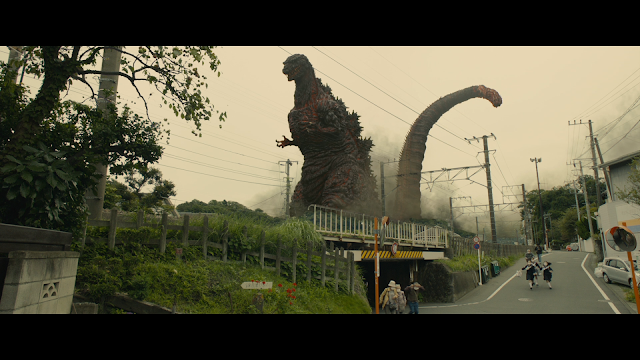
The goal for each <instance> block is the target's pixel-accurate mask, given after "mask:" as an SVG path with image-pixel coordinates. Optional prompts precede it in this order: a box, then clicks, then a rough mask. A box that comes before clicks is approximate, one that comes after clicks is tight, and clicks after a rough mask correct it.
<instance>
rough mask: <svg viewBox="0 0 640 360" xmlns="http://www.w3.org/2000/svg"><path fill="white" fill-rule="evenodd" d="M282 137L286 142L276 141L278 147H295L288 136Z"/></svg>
mask: <svg viewBox="0 0 640 360" xmlns="http://www.w3.org/2000/svg"><path fill="white" fill-rule="evenodd" d="M282 137H283V138H284V140H276V144H277V146H279V147H281V148H284V147H285V146H289V145H294V144H293V141H291V140H289V139H287V137H286V136H284V135H282Z"/></svg>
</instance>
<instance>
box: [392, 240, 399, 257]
mask: <svg viewBox="0 0 640 360" xmlns="http://www.w3.org/2000/svg"><path fill="white" fill-rule="evenodd" d="M397 251H398V243H397V242H394V243H393V245H391V255H393V256H396V252H397Z"/></svg>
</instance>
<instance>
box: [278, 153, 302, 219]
mask: <svg viewBox="0 0 640 360" xmlns="http://www.w3.org/2000/svg"><path fill="white" fill-rule="evenodd" d="M278 163H285V173H286V174H287V187H286V195H285V196H286V198H285V201H284V203H285V208H284V212H285V216H286V217H289V199H290V198H291V197H290V194H291V178H289V166H291V165H292V164H293V163H296V164H297V163H298V162H297V161H291V160H289V159H287V161H278ZM280 165H282V164H280Z"/></svg>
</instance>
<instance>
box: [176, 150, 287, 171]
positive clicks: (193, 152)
mask: <svg viewBox="0 0 640 360" xmlns="http://www.w3.org/2000/svg"><path fill="white" fill-rule="evenodd" d="M164 146H170V147H172V148H176V149H179V150H184V151H188V152H190V153H192V154H196V155H200V156H204V157H208V158H211V159H214V160H220V161H224V162H228V163H232V164H236V165H241V166H247V167H251V168H254V169H259V170H264V171H270V172H280V171H279V170H269V169H265V168H259V167H256V166H251V165H246V164H242V163H238V162H233V161H229V160H224V159H218V158H216V157H213V156H209V155H205V154H200V153H197V152H195V151H191V150H187V149H183V148H179V147H177V146H174V145H170V144H166V145H164Z"/></svg>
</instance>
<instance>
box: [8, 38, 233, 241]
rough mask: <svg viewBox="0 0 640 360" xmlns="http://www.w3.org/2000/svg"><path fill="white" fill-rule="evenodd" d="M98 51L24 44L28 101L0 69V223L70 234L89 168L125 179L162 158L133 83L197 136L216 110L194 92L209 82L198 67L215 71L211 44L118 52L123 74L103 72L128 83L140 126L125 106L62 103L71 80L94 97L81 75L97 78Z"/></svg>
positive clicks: (91, 181) (91, 185)
mask: <svg viewBox="0 0 640 360" xmlns="http://www.w3.org/2000/svg"><path fill="white" fill-rule="evenodd" d="M105 48H107V47H104V46H98V47H81V46H72V47H64V46H41V47H39V46H27V47H24V48H23V51H24V56H23V60H21V61H20V64H19V65H22V66H24V70H25V72H26V73H28V74H34V75H36V76H37V77H43V82H42V86H41V88H40V89H39V90H38V93H37V94H36V96H35V98H33V99H31V100H30V99H28V97H27V96H26V93H27V89H25V88H24V87H22V86H16V85H15V83H14V82H13V81H12V79H13V76H14V75H15V70H11V69H9V68H8V67H7V66H6V64H0V65H1V66H2V69H1V70H2V75H1V76H2V77H1V78H0V185H1V186H2V188H1V189H0V198H2V199H3V201H0V221H2V222H6V223H12V224H18V225H29V226H38V227H45V228H52V229H57V230H65V231H70V230H71V229H75V230H77V228H78V227H79V226H80V225H81V219H82V218H83V215H82V214H83V213H84V212H86V211H85V210H84V209H83V207H84V199H83V197H84V194H85V192H86V191H87V190H88V189H93V190H94V191H95V184H96V180H95V178H94V176H93V172H94V171H95V167H94V166H93V165H92V164H98V163H102V164H105V165H108V166H110V172H111V173H112V174H123V173H124V172H126V171H129V170H131V169H134V168H137V169H140V168H143V167H145V166H146V165H148V164H150V163H154V162H156V161H157V160H158V159H159V158H160V156H161V155H162V148H161V147H160V146H159V145H158V141H159V140H160V127H161V126H160V125H159V124H156V123H153V122H152V121H151V120H150V118H149V114H148V106H147V102H146V99H145V98H144V97H143V96H142V95H141V93H140V89H139V88H138V84H139V83H140V82H149V83H150V84H151V85H153V86H154V87H155V88H156V90H157V92H158V93H160V94H161V97H162V100H163V102H164V104H168V105H169V107H170V109H172V110H173V112H174V114H175V115H176V116H180V117H181V118H182V119H185V120H186V121H193V122H194V124H195V125H196V128H197V129H198V130H200V126H201V121H202V120H209V119H210V118H211V116H212V111H213V109H214V107H213V105H211V103H210V100H209V99H208V98H207V97H205V96H203V95H202V92H201V89H200V87H201V86H202V85H204V86H205V87H207V83H206V82H205V80H206V77H205V76H204V75H202V74H201V73H200V72H199V70H198V65H199V64H205V62H207V63H208V65H209V67H210V69H211V70H213V71H214V72H215V71H216V70H217V66H218V65H219V64H220V61H219V60H218V58H217V57H216V56H215V54H214V53H213V47H211V46H195V47H193V46H187V47H181V48H178V47H167V46H160V47H150V46H141V47H139V48H137V51H135V52H129V51H126V50H125V49H124V48H123V49H120V50H118V51H120V52H121V53H122V55H123V57H122V60H121V65H122V66H121V69H122V71H120V72H117V73H105V74H106V75H119V76H122V77H123V78H125V79H127V80H129V82H130V83H131V84H132V85H133V86H134V88H135V89H136V90H137V92H138V95H140V97H142V98H143V100H144V104H145V108H146V109H147V114H146V119H144V118H142V117H140V116H139V115H137V114H133V113H132V112H131V111H130V110H129V109H128V108H127V107H126V106H125V107H124V109H123V110H122V112H121V113H120V114H118V112H117V109H116V107H115V106H114V105H109V108H108V111H106V114H107V116H103V114H102V112H101V111H98V110H97V109H94V108H91V107H89V106H86V105H82V104H78V103H74V102H70V101H66V102H64V103H61V102H60V94H61V92H62V91H65V90H67V89H68V88H69V86H70V85H71V84H72V81H79V82H80V83H83V84H85V85H86V86H88V87H89V89H90V90H91V92H92V94H93V96H92V98H94V99H95V91H94V89H93V87H92V86H91V84H89V83H88V82H87V81H86V79H85V76H86V75H90V74H96V75H100V74H102V72H101V71H98V70H94V69H92V67H93V66H94V65H95V64H96V60H97V59H98V58H99V55H100V53H101V51H103V50H104V49H105ZM205 60H206V61H205ZM218 76H220V72H218ZM218 113H219V112H218ZM225 118H226V113H224V112H223V113H222V114H220V115H219V120H220V121H224V120H225ZM165 121H167V119H165ZM192 132H193V133H194V134H196V133H195V131H192ZM166 133H167V135H170V134H169V131H166ZM200 136H201V134H200ZM5 199H6V200H7V201H4V200H5ZM18 209H19V210H18ZM16 210H18V211H16ZM61 214H62V215H64V216H61Z"/></svg>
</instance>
